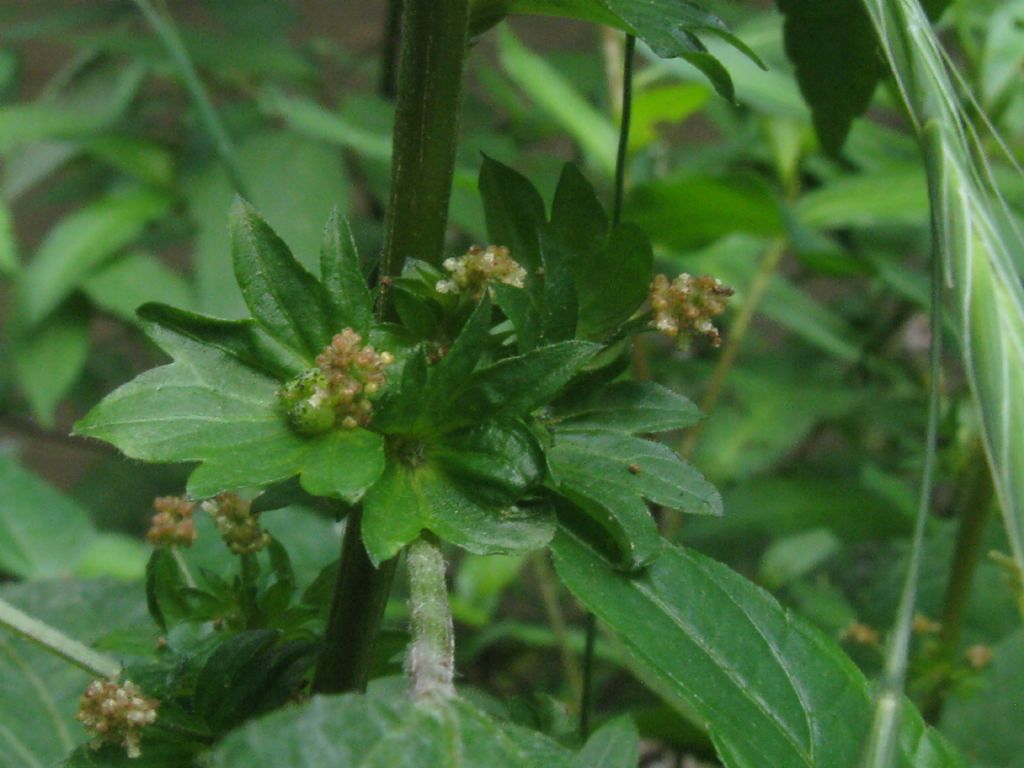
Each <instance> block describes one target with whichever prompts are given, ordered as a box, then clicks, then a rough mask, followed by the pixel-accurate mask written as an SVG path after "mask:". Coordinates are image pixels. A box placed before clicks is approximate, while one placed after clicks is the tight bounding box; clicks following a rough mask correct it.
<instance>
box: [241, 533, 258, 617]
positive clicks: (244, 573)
mask: <svg viewBox="0 0 1024 768" xmlns="http://www.w3.org/2000/svg"><path fill="white" fill-rule="evenodd" d="M238 561H239V580H240V582H241V584H240V588H241V592H242V594H241V603H242V619H243V622H244V624H245V627H246V629H252V628H254V627H256V626H257V625H258V624H259V615H258V614H259V606H258V605H257V604H256V580H257V579H258V578H259V572H260V566H259V561H257V560H256V555H255V554H254V553H252V552H246V553H244V554H242V555H240V556H239V558H238Z"/></svg>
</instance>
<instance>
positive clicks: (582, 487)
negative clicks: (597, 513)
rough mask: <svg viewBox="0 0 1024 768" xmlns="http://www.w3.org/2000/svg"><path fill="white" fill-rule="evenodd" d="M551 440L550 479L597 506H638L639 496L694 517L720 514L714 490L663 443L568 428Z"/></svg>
mask: <svg viewBox="0 0 1024 768" xmlns="http://www.w3.org/2000/svg"><path fill="white" fill-rule="evenodd" d="M553 440H554V442H553V445H552V446H551V448H550V449H549V450H548V460H549V462H550V463H551V467H552V473H553V474H554V476H555V479H556V480H557V481H558V482H559V484H560V485H566V486H570V487H573V488H575V489H576V490H577V491H579V492H580V493H581V494H583V495H585V496H587V497H588V498H591V499H592V500H594V501H596V502H599V503H600V502H601V501H602V500H609V501H610V500H611V499H617V500H618V501H620V502H621V503H623V504H626V502H627V500H632V502H635V503H636V504H640V501H639V499H640V498H641V497H643V498H646V499H648V500H649V501H651V502H652V503H654V504H658V505H660V506H663V507H668V508H669V509H678V510H682V511H684V512H688V513H690V514H694V515H721V514H722V498H721V496H719V495H718V491H716V490H715V488H714V487H713V486H712V485H711V484H710V483H709V482H708V481H707V480H705V479H704V478H703V476H701V474H700V473H699V472H698V471H697V470H696V469H695V468H694V467H693V466H692V465H690V464H687V463H686V462H684V461H683V460H682V459H680V458H679V456H677V455H676V453H675V452H674V451H673V450H672V449H671V448H669V447H668V446H667V445H665V444H664V443H658V442H655V441H653V440H644V439H642V438H639V437H633V436H630V435H624V434H620V433H615V432H606V431H597V430H595V431H590V430H581V431H576V430H575V429H572V428H570V427H568V426H566V427H560V428H558V429H556V430H555V431H554V433H553ZM632 502H631V505H633V504H632ZM636 508H637V509H639V506H637V507H636ZM644 511H645V512H646V508H645V509H644Z"/></svg>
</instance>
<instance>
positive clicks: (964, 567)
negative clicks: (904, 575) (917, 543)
mask: <svg viewBox="0 0 1024 768" xmlns="http://www.w3.org/2000/svg"><path fill="white" fill-rule="evenodd" d="M967 467H968V477H966V478H964V480H965V482H964V483H963V486H962V487H963V488H964V491H963V493H961V494H960V497H959V499H958V500H957V504H956V506H957V508H958V509H959V512H960V523H959V526H958V527H957V532H956V545H955V547H954V549H953V562H952V565H951V566H950V570H949V581H948V582H947V583H946V593H945V596H944V598H943V601H942V613H941V615H940V621H941V628H940V630H939V648H938V651H937V654H936V655H937V658H938V660H939V662H940V664H941V665H942V668H943V669H945V670H947V671H948V670H952V669H953V666H954V664H955V662H956V659H957V654H958V651H959V650H960V640H961V638H962V636H963V628H964V621H965V620H966V617H967V606H968V605H969V604H970V598H971V585H972V584H973V583H974V574H975V573H976V572H977V570H978V563H979V562H980V561H981V557H982V554H983V549H984V539H985V528H986V527H987V525H988V522H989V520H990V519H991V517H992V508H993V505H992V500H993V495H994V489H993V487H992V475H991V474H990V473H989V470H988V464H987V463H986V459H985V448H984V446H983V445H981V444H980V443H979V444H978V445H977V446H976V447H975V450H974V451H972V453H971V457H970V458H969V459H968V461H967ZM949 682H950V681H949V680H948V676H946V679H944V680H943V681H942V683H941V684H940V685H939V686H938V687H937V688H936V689H935V691H934V692H933V694H932V695H931V696H930V697H929V700H928V701H926V702H925V704H924V705H923V706H922V712H923V714H924V716H925V719H926V720H927V721H928V722H931V723H935V722H938V720H939V717H940V716H941V715H942V707H943V704H944V703H945V698H946V692H947V690H948V685H947V684H948V683H949Z"/></svg>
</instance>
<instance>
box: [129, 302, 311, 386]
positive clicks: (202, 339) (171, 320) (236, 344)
mask: <svg viewBox="0 0 1024 768" xmlns="http://www.w3.org/2000/svg"><path fill="white" fill-rule="evenodd" d="M138 316H139V319H140V320H143V321H144V322H148V323H155V324H156V325H159V326H160V327H162V328H166V329H168V330H169V331H173V332H174V333H177V334H180V335H182V336H187V337H188V338H190V339H192V340H194V341H197V342H199V343H200V344H203V345H205V346H207V347H212V348H213V349H219V350H220V351H221V352H225V353H226V354H228V355H230V356H231V357H233V358H235V359H236V360H238V362H240V363H242V364H244V365H246V366H248V367H249V368H252V369H254V370H256V371H259V372H261V373H266V374H267V375H269V376H273V377H274V378H275V379H280V380H282V381H284V380H287V379H290V378H292V377H293V376H297V375H298V374H299V373H301V372H302V371H303V370H305V369H307V368H309V367H310V366H311V364H312V361H310V360H307V359H305V358H303V357H300V356H299V354H298V353H296V352H295V351H294V350H291V349H289V348H288V347H285V346H283V345H282V344H280V343H279V342H277V341H275V340H274V338H273V337H272V336H270V335H269V334H268V333H267V332H266V331H265V330H263V327H262V326H260V325H258V324H257V323H256V322H255V321H253V320H222V319H220V318H218V317H209V316H208V315H200V314H198V313H196V312H189V311H188V310H184V309H178V308H177V307H171V306H168V305H166V304H143V305H142V306H141V307H139V310H138Z"/></svg>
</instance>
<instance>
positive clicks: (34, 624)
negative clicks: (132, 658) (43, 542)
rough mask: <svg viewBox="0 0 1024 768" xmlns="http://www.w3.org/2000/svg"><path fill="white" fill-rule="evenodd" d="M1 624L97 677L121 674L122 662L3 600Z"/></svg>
mask: <svg viewBox="0 0 1024 768" xmlns="http://www.w3.org/2000/svg"><path fill="white" fill-rule="evenodd" d="M0 626H4V627H6V628H7V629H9V630H11V631H12V632H14V633H15V634H16V635H20V636H21V637H23V638H25V639H26V640H28V641H29V642H31V643H34V644H36V645H38V646H39V647H40V648H42V649H43V650H44V651H49V652H50V653H52V654H54V655H55V656H60V657H61V658H62V659H64V660H65V661H69V662H71V663H72V664H74V665H75V666H76V667H79V668H80V669H84V670H85V671H86V672H88V673H89V674H91V675H95V676H96V677H103V678H108V679H111V680H114V679H116V678H117V676H118V675H119V674H121V665H120V664H119V663H118V662H117V660H116V659H112V658H110V657H109V656H106V655H105V654H102V653H99V652H98V651H94V650H93V649H92V648H90V647H89V646H87V645H85V644H84V643H80V642H78V641H77V640H74V639H72V638H70V637H68V636H67V635H65V634H64V633H63V632H61V631H60V630H59V629H56V628H55V627H51V626H50V625H49V624H45V623H44V622H42V621H40V620H39V619H36V618H34V617H32V616H29V615H28V614H27V613H25V612H23V611H21V610H19V609H18V608H15V607H14V606H13V605H11V604H10V603H8V602H7V601H6V600H0Z"/></svg>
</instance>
